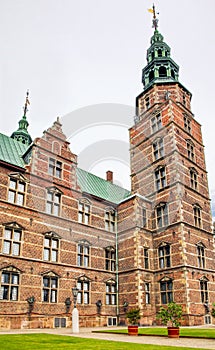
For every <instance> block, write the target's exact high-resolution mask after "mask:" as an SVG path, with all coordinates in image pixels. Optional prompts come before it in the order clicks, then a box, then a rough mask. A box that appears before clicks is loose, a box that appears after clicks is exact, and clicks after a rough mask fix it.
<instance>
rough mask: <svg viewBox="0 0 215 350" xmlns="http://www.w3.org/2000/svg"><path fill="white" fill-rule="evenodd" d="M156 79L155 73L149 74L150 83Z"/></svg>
mask: <svg viewBox="0 0 215 350" xmlns="http://www.w3.org/2000/svg"><path fill="white" fill-rule="evenodd" d="M154 77H155V74H154V71H153V70H151V71H150V72H149V81H152V80H153V79H154Z"/></svg>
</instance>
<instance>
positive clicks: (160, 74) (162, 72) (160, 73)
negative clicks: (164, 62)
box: [159, 66, 167, 78]
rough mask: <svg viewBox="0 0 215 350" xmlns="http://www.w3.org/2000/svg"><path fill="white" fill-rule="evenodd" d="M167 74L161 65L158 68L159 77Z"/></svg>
mask: <svg viewBox="0 0 215 350" xmlns="http://www.w3.org/2000/svg"><path fill="white" fill-rule="evenodd" d="M166 76H167V71H166V67H164V66H161V67H160V68H159V77H160V78H165V77H166Z"/></svg>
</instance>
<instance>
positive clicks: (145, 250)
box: [143, 248, 149, 269]
mask: <svg viewBox="0 0 215 350" xmlns="http://www.w3.org/2000/svg"><path fill="white" fill-rule="evenodd" d="M143 258H144V268H145V269H148V268H149V249H148V248H143Z"/></svg>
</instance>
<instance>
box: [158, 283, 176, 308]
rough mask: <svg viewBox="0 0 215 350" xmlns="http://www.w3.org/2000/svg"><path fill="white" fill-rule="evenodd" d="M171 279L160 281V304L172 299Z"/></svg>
mask: <svg viewBox="0 0 215 350" xmlns="http://www.w3.org/2000/svg"><path fill="white" fill-rule="evenodd" d="M172 287H173V286H172V280H162V281H161V282H160V293H161V304H168V303H171V302H172V301H173V292H172Z"/></svg>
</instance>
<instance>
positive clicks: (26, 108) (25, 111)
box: [23, 90, 30, 117]
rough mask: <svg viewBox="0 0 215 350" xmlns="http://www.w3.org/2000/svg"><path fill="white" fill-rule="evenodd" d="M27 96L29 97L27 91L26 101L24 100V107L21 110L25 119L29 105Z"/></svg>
mask: <svg viewBox="0 0 215 350" xmlns="http://www.w3.org/2000/svg"><path fill="white" fill-rule="evenodd" d="M28 96H29V91H28V90H27V93H26V99H25V107H23V109H24V116H25V117H26V113H27V112H28V105H30V102H29V99H28Z"/></svg>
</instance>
